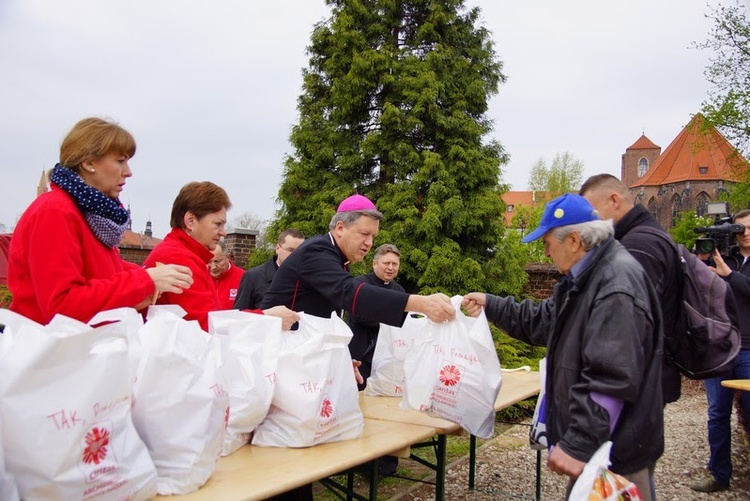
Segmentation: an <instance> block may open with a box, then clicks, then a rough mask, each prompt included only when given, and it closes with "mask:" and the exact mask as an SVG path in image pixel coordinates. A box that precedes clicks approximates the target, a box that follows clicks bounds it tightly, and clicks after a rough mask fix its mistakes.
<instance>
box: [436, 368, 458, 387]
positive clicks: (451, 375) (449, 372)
mask: <svg viewBox="0 0 750 501" xmlns="http://www.w3.org/2000/svg"><path fill="white" fill-rule="evenodd" d="M459 381H461V370H460V369H459V368H458V367H456V366H455V365H446V366H445V367H443V368H442V369H440V382H441V383H443V384H444V385H445V386H456V385H457V384H458V383H459Z"/></svg>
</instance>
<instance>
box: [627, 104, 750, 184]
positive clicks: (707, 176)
mask: <svg viewBox="0 0 750 501" xmlns="http://www.w3.org/2000/svg"><path fill="white" fill-rule="evenodd" d="M642 138H643V136H642ZM639 141H640V139H639V140H638V141H636V144H638V142H639ZM733 166H738V167H740V168H739V169H735V168H733ZM747 168H748V163H747V160H745V159H744V158H743V157H742V155H740V153H739V152H738V151H737V150H736V149H735V148H734V147H733V146H732V145H731V144H729V141H727V140H726V138H725V137H724V136H723V135H722V134H721V133H720V132H719V131H718V130H716V128H715V127H713V126H707V125H706V123H705V119H704V118H703V116H702V115H701V114H697V115H695V116H694V117H693V119H692V120H691V121H690V123H688V124H687V125H686V126H685V128H684V129H682V131H681V132H680V133H679V134H678V135H677V137H676V138H675V139H674V141H672V143H671V144H670V145H669V146H667V149H666V150H664V151H663V152H662V154H661V156H659V158H657V159H656V161H654V163H653V164H652V165H651V168H649V170H648V172H646V174H644V175H643V177H641V178H640V179H638V180H637V181H636V182H635V183H633V185H632V186H631V188H634V187H637V186H661V185H664V184H671V183H680V182H685V181H718V180H724V181H735V182H737V181H741V175H740V172H742V171H744V170H747Z"/></svg>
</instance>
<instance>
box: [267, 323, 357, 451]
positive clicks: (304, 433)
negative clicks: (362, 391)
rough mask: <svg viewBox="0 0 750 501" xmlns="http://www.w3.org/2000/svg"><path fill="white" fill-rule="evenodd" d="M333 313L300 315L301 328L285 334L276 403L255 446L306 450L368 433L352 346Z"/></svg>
mask: <svg viewBox="0 0 750 501" xmlns="http://www.w3.org/2000/svg"><path fill="white" fill-rule="evenodd" d="M351 338H352V331H351V329H349V326H348V325H346V323H345V322H344V321H343V320H341V319H340V318H339V317H338V316H336V315H335V314H331V318H320V317H316V316H313V315H306V314H304V313H300V320H299V329H298V330H296V331H284V332H282V341H281V353H280V354H279V362H278V366H277V369H276V378H275V379H276V380H275V384H276V386H275V388H274V395H273V403H272V405H271V410H270V411H269V413H268V415H267V416H266V418H265V419H264V420H263V422H262V423H261V424H260V425H259V426H258V427H257V428H256V429H255V432H254V434H253V439H252V443H253V445H265V446H274V447H308V446H311V445H317V444H322V443H325V442H336V441H340V440H350V439H353V438H357V437H359V436H360V435H361V434H362V431H363V430H364V418H363V417H362V412H361V411H360V409H359V395H358V393H359V392H358V391H357V383H356V380H355V379H354V369H353V367H352V359H351V356H350V355H349V348H348V345H349V341H350V340H351Z"/></svg>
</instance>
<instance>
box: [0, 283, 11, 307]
mask: <svg viewBox="0 0 750 501" xmlns="http://www.w3.org/2000/svg"><path fill="white" fill-rule="evenodd" d="M10 300H11V295H10V290H8V286H7V285H0V308H7V307H8V306H10Z"/></svg>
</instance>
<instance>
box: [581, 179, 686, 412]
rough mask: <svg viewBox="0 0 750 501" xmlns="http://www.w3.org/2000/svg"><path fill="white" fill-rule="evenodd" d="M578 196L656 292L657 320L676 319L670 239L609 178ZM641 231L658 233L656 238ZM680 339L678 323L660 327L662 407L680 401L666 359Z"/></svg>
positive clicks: (678, 271)
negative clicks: (607, 223) (605, 222)
mask: <svg viewBox="0 0 750 501" xmlns="http://www.w3.org/2000/svg"><path fill="white" fill-rule="evenodd" d="M580 194H581V195H583V197H584V198H586V200H588V201H589V202H590V203H591V205H593V206H594V209H596V211H597V212H598V213H599V218H600V219H611V220H612V224H614V225H615V239H616V240H617V241H618V242H620V243H621V244H622V245H623V246H624V247H625V248H626V249H628V251H630V253H631V254H632V255H633V257H634V258H635V260H636V261H638V262H639V263H640V264H641V266H643V269H644V270H646V275H647V276H648V277H649V278H650V279H651V284H652V285H653V286H654V289H656V294H657V295H658V296H659V304H660V305H661V318H663V319H671V318H677V317H678V315H679V312H680V298H681V295H680V291H679V277H680V276H682V266H681V263H680V262H679V261H678V260H677V254H676V253H675V251H674V247H673V246H672V245H670V242H671V241H672V237H670V236H669V234H668V233H667V232H666V231H664V230H663V229H662V227H661V226H660V225H659V222H658V221H657V220H656V219H654V217H653V216H652V215H651V213H649V211H648V209H646V208H645V207H644V206H643V205H641V204H638V205H635V204H634V202H633V197H632V195H631V194H630V191H629V190H628V188H627V186H625V185H624V184H623V183H622V181H620V180H619V179H617V178H616V177H614V176H613V175H611V174H597V175H596V176H591V177H590V178H588V179H587V180H586V181H585V182H584V183H583V185H582V186H581V192H580ZM644 228H653V230H652V231H657V232H660V233H661V234H662V235H661V236H659V235H656V234H654V233H651V232H649V231H644V230H643V229H644ZM681 335H683V332H682V331H680V324H679V322H668V323H665V324H664V339H665V345H664V358H663V360H662V373H661V389H662V396H663V398H664V403H665V404H667V403H669V402H674V401H676V400H677V399H678V398H680V388H681V386H682V377H681V376H680V373H679V371H678V370H677V367H676V366H675V365H674V364H672V362H671V360H670V358H669V346H670V344H669V343H670V341H671V340H673V339H676V338H677V336H681Z"/></svg>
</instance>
